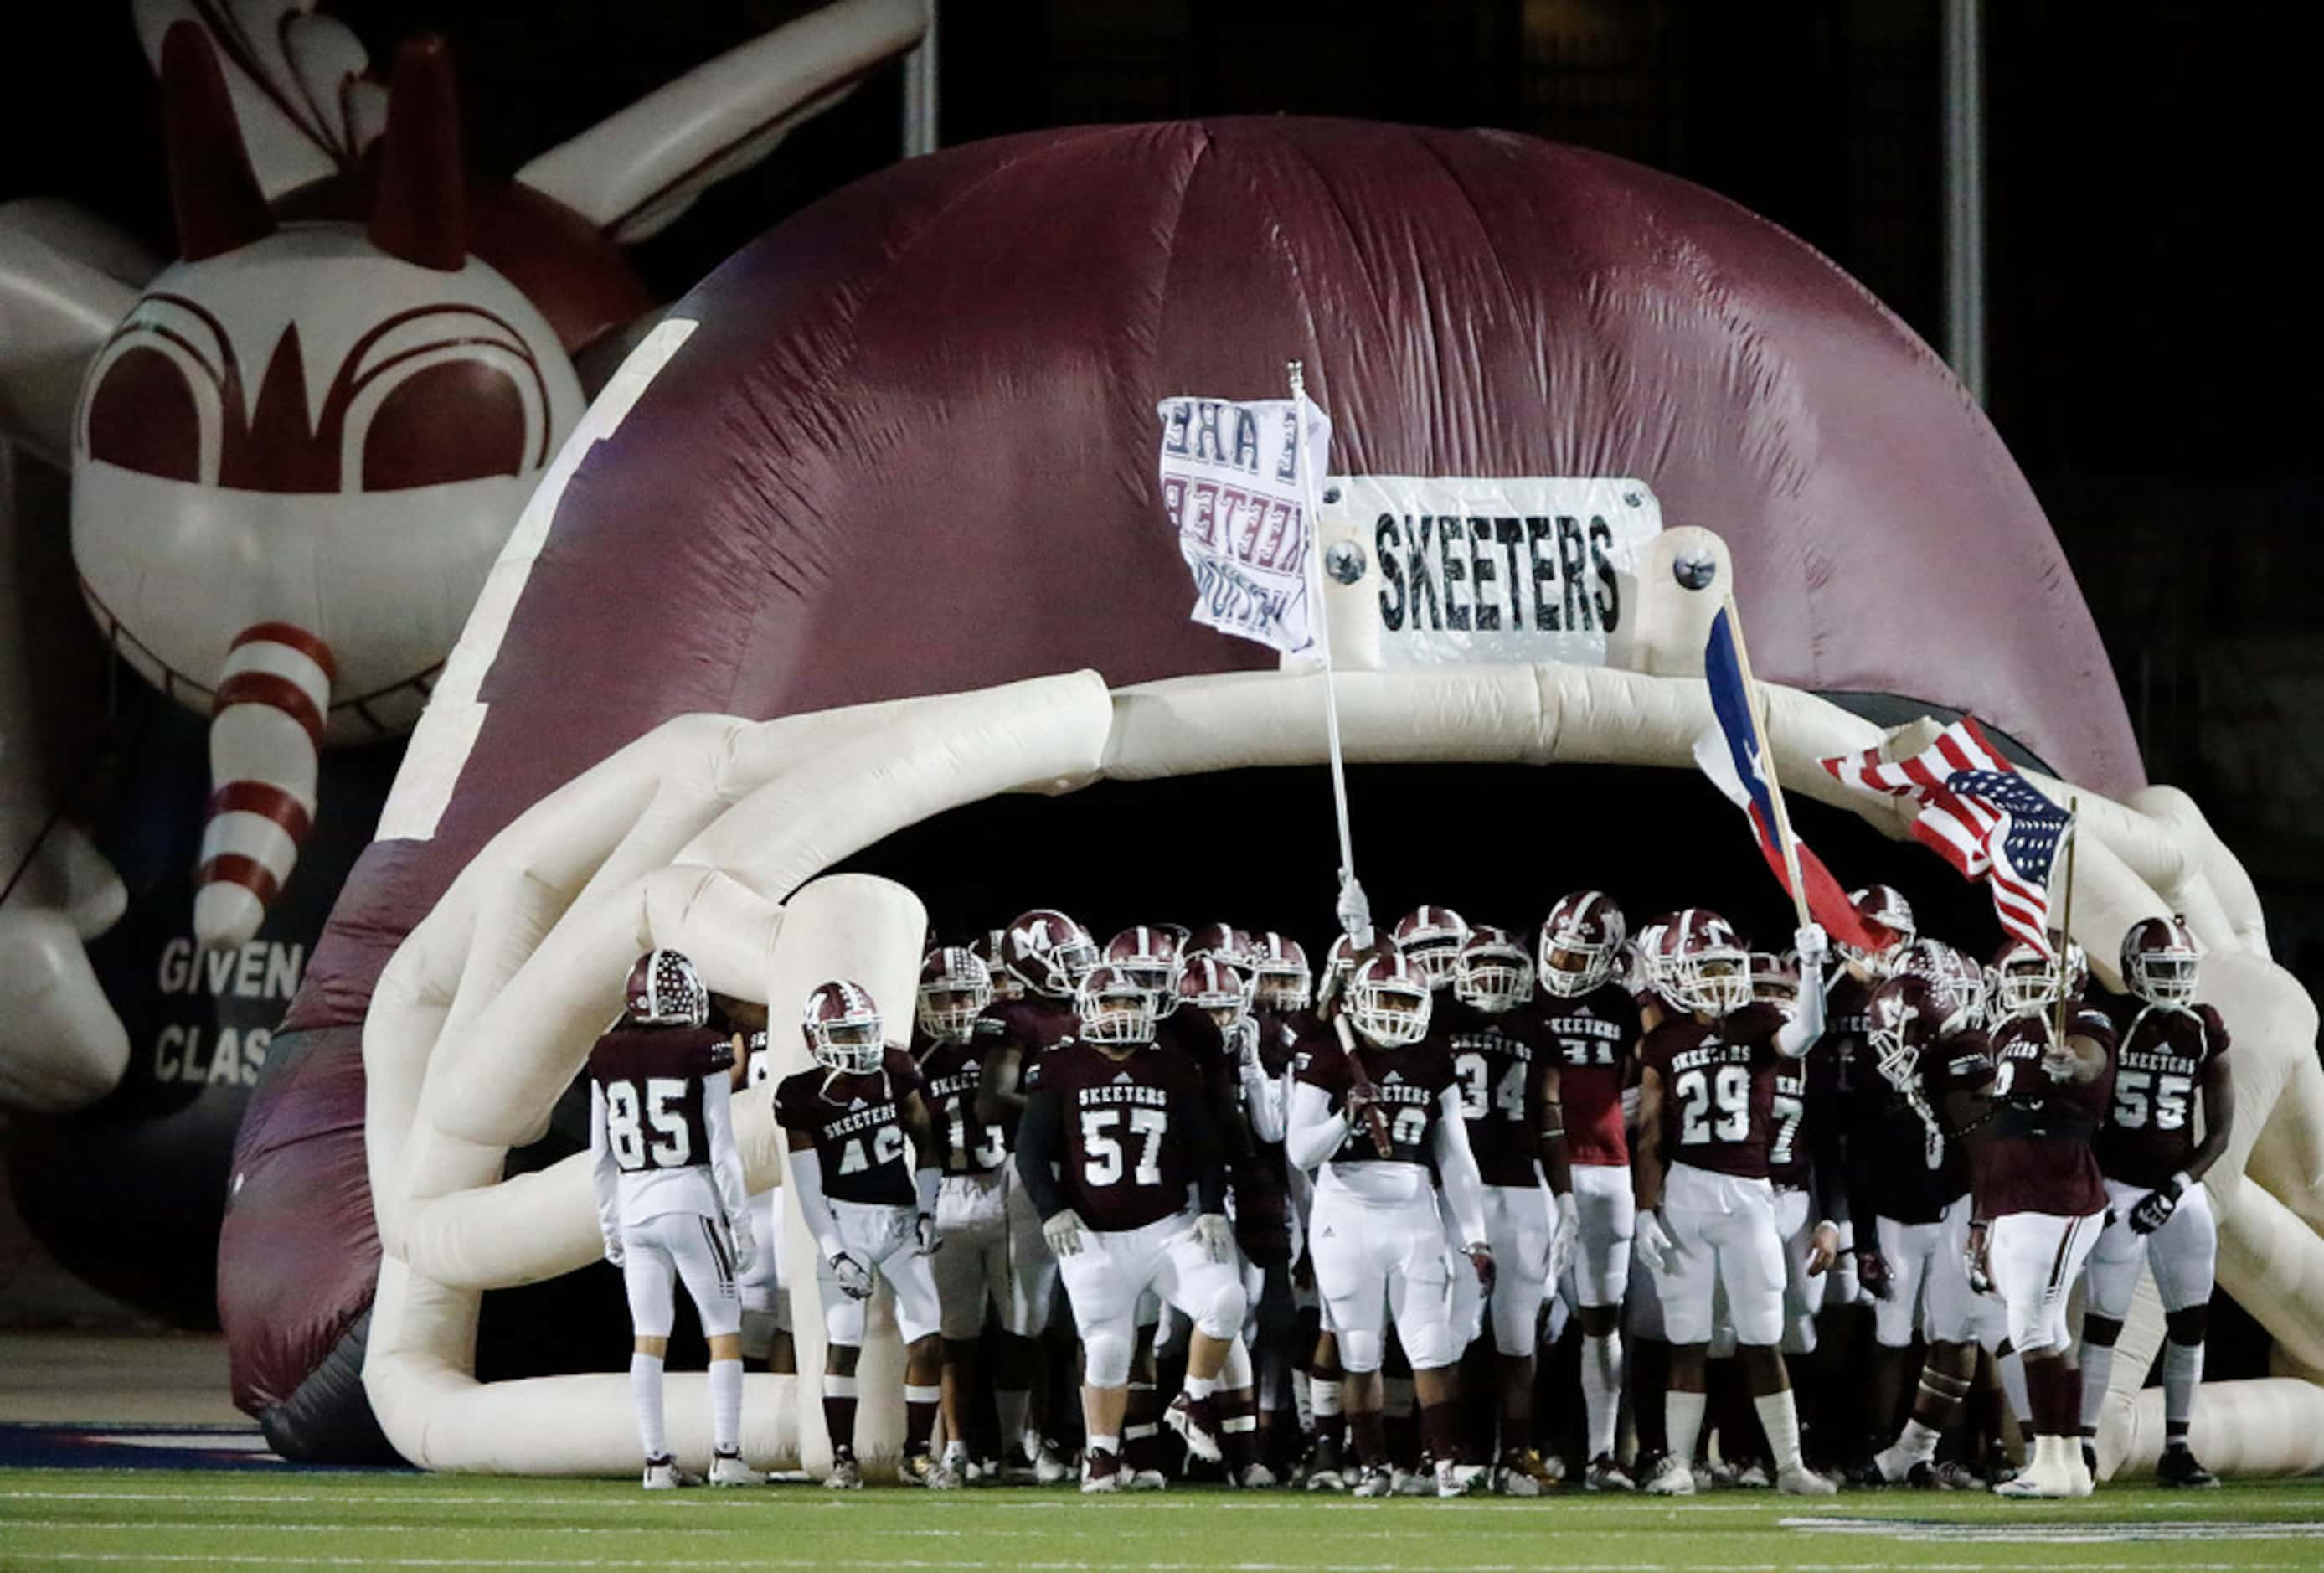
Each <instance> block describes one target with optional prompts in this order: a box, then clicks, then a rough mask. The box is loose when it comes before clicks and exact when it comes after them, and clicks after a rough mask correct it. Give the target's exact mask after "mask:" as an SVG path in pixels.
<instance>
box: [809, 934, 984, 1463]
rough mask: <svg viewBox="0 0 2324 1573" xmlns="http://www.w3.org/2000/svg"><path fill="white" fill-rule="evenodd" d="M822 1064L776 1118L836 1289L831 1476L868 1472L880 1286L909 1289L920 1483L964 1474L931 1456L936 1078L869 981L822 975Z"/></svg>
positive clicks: (912, 1441) (910, 1379)
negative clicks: (872, 1346)
mask: <svg viewBox="0 0 2324 1573" xmlns="http://www.w3.org/2000/svg"><path fill="white" fill-rule="evenodd" d="M800 1017H801V1020H800V1030H801V1031H802V1032H804V1033H805V1035H806V1037H807V1048H808V1050H809V1052H811V1053H812V1054H813V1055H814V1056H815V1061H816V1065H815V1069H808V1070H802V1071H799V1072H798V1073H797V1074H796V1075H793V1076H788V1077H785V1078H783V1079H782V1080H781V1081H780V1082H779V1083H778V1084H777V1085H776V1087H775V1123H776V1124H778V1125H779V1126H781V1127H782V1132H783V1143H784V1146H785V1147H786V1148H787V1149H788V1156H789V1168H790V1184H791V1189H792V1192H793V1194H794V1195H795V1196H796V1197H797V1198H798V1207H799V1214H800V1216H801V1217H803V1218H805V1219H806V1221H807V1233H808V1235H811V1236H812V1237H813V1238H814V1240H815V1245H816V1259H817V1260H816V1273H815V1281H816V1290H817V1291H819V1292H820V1295H821V1298H822V1301H823V1325H824V1334H825V1339H826V1345H825V1352H824V1366H823V1371H824V1376H823V1414H824V1423H825V1427H826V1428H828V1430H829V1431H830V1433H831V1457H832V1464H831V1473H830V1474H829V1475H828V1476H825V1479H824V1484H825V1485H829V1486H832V1487H835V1488H837V1489H841V1490H850V1489H853V1488H856V1487H859V1486H861V1485H862V1484H863V1476H862V1469H861V1468H860V1467H858V1465H857V1463H856V1459H855V1406H856V1392H855V1368H856V1364H857V1362H858V1361H859V1360H860V1359H861V1358H862V1354H863V1310H864V1306H865V1305H866V1303H867V1302H868V1301H869V1300H871V1291H872V1289H873V1287H874V1285H875V1284H877V1283H878V1282H880V1281H881V1280H882V1279H885V1280H886V1281H887V1282H888V1285H889V1287H890V1288H891V1289H893V1290H894V1291H896V1330H897V1331H898V1332H899V1334H901V1335H902V1337H903V1340H904V1462H903V1468H902V1477H903V1479H904V1481H905V1482H906V1483H907V1484H908V1485H927V1486H933V1487H937V1488H940V1489H941V1488H948V1487H952V1486H956V1485H960V1484H961V1477H960V1475H959V1473H958V1471H956V1470H955V1469H954V1468H952V1467H950V1466H949V1465H947V1464H945V1463H941V1462H938V1461H936V1460H933V1459H931V1458H929V1457H928V1438H929V1435H930V1433H931V1432H932V1431H933V1430H935V1426H936V1406H937V1404H938V1403H939V1402H941V1401H942V1399H943V1396H944V1394H943V1388H942V1386H941V1383H942V1381H943V1374H944V1344H943V1339H942V1337H940V1334H941V1331H942V1329H943V1326H944V1318H943V1313H942V1310H941V1309H940V1308H939V1306H938V1304H937V1300H936V1278H935V1275H934V1274H933V1273H932V1272H930V1270H929V1265H928V1259H929V1258H930V1257H932V1256H934V1255H935V1254H936V1250H937V1247H938V1245H940V1244H941V1243H942V1236H941V1235H938V1233H937V1231H936V1188H937V1184H938V1180H939V1178H940V1170H938V1168H937V1166H936V1165H937V1159H938V1148H937V1145H936V1136H935V1132H934V1129H933V1123H932V1122H931V1121H930V1119H929V1117H928V1106H927V1088H926V1084H925V1083H923V1082H922V1081H921V1079H920V1069H919V1067H918V1065H916V1064H914V1063H913V1061H912V1058H911V1056H910V1055H909V1054H908V1053H907V1052H905V1051H904V1050H900V1049H892V1048H890V1047H889V1046H888V1044H887V1041H886V1037H885V1035H884V1032H883V1028H882V1024H881V1020H880V1007H879V1006H878V1005H877V1004H874V1003H873V1002H872V999H871V995H870V994H869V993H868V992H867V991H865V990H864V989H863V987H862V985H858V984H853V983H849V982H847V981H846V980H844V979H840V978H835V979H833V980H832V981H830V982H828V983H822V984H817V985H816V986H815V987H814V988H813V989H812V990H810V991H809V992H808V994H807V1003H806V1004H805V1005H804V1006H803V1007H802V1009H801V1012H800Z"/></svg>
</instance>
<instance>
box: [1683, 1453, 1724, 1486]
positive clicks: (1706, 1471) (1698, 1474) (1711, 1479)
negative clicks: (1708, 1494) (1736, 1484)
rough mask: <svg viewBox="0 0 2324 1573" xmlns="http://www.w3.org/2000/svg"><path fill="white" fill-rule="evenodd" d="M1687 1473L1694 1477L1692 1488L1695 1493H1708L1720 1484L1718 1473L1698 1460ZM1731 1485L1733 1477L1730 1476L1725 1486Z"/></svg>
mask: <svg viewBox="0 0 2324 1573" xmlns="http://www.w3.org/2000/svg"><path fill="white" fill-rule="evenodd" d="M1687 1473H1688V1474H1690V1475H1692V1476H1694V1488H1695V1489H1696V1490H1697V1491H1710V1490H1712V1489H1714V1488H1716V1487H1717V1486H1718V1485H1720V1484H1721V1483H1720V1478H1719V1476H1718V1473H1717V1472H1716V1471H1715V1470H1713V1469H1712V1468H1711V1466H1710V1465H1708V1464H1706V1463H1704V1462H1703V1461H1702V1460H1701V1459H1700V1458H1697V1459H1696V1460H1695V1461H1694V1463H1693V1464H1692V1466H1691V1467H1689V1468H1688V1470H1687ZM1732 1483H1733V1476H1729V1479H1728V1482H1727V1484H1730V1485H1731V1484H1732Z"/></svg>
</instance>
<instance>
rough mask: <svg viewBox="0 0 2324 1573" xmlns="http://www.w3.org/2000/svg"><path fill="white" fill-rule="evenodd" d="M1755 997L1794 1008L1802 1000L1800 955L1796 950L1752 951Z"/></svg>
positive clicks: (1752, 991)
mask: <svg viewBox="0 0 2324 1573" xmlns="http://www.w3.org/2000/svg"><path fill="white" fill-rule="evenodd" d="M1751 997H1752V998H1753V999H1755V1000H1765V1001H1766V1002H1767V1003H1768V1004H1776V1005H1781V1006H1783V1007H1784V1009H1785V1010H1787V1011H1788V1010H1790V1009H1791V1008H1792V1007H1793V1006H1794V1005H1795V1004H1799V1001H1800V958H1799V957H1798V955H1797V954H1796V953H1794V952H1793V951H1788V950H1787V951H1784V953H1783V954H1781V955H1777V954H1776V953H1775V951H1773V950H1754V951H1753V952H1751Z"/></svg>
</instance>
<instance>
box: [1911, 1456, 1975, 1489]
mask: <svg viewBox="0 0 2324 1573" xmlns="http://www.w3.org/2000/svg"><path fill="white" fill-rule="evenodd" d="M1923 1467H1925V1466H1923ZM1912 1483H1913V1484H1914V1485H1924V1484H1925V1485H1933V1486H1935V1487H1936V1488H1937V1489H1938V1490H1939V1491H1983V1490H1984V1489H1985V1485H1986V1483H1985V1480H1984V1477H1983V1476H1979V1475H1978V1472H1977V1471H1976V1470H1974V1469H1972V1468H1970V1467H1969V1466H1968V1465H1966V1464H1963V1463H1961V1462H1960V1461H1959V1460H1958V1459H1953V1458H1948V1459H1946V1460H1945V1461H1944V1462H1943V1463H1941V1464H1939V1465H1938V1466H1937V1467H1935V1468H1933V1469H1930V1470H1929V1471H1928V1479H1927V1480H1926V1481H1925V1482H1924V1481H1923V1480H1922V1478H1921V1470H1920V1469H1915V1470H1914V1471H1913V1476H1912Z"/></svg>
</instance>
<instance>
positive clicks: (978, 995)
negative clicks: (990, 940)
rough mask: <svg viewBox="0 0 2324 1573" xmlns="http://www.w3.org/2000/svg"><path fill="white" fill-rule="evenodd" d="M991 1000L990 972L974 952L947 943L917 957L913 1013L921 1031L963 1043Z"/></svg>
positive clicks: (951, 1041) (964, 947)
mask: <svg viewBox="0 0 2324 1573" xmlns="http://www.w3.org/2000/svg"><path fill="white" fill-rule="evenodd" d="M991 1003H992V974H991V972H989V971H988V970H986V968H985V965H984V962H983V960H982V958H980V957H979V956H978V955H977V954H976V952H975V951H973V950H971V949H969V948H967V947H966V946H964V945H946V946H943V947H941V948H938V949H935V950H931V951H929V952H928V953H927V955H926V956H924V957H922V958H920V990H919V995H918V999H917V1001H916V1002H915V1004H914V1006H913V1013H914V1015H915V1016H916V1017H918V1021H919V1023H920V1031H921V1032H926V1033H927V1035H928V1036H929V1037H931V1038H934V1039H936V1040H937V1041H940V1042H945V1043H965V1042H967V1041H968V1040H969V1035H970V1034H971V1033H973V1032H975V1031H976V1018H977V1017H979V1016H981V1015H982V1014H983V1013H984V1008H985V1006H987V1005H989V1004H991Z"/></svg>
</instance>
